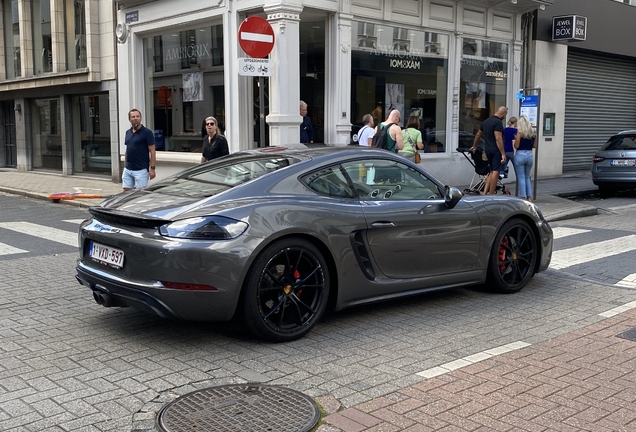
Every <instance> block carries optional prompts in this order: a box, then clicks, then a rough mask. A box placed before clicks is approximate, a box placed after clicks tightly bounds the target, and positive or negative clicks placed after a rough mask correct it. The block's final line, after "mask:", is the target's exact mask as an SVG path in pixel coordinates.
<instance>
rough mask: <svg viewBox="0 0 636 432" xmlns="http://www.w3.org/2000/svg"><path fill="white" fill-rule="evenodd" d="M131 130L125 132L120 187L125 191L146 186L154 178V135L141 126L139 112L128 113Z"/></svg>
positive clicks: (132, 110) (135, 110) (155, 158)
mask: <svg viewBox="0 0 636 432" xmlns="http://www.w3.org/2000/svg"><path fill="white" fill-rule="evenodd" d="M128 120H129V121H130V124H131V126H132V127H131V128H130V129H128V130H127V131H126V141H125V144H126V155H125V157H124V162H125V165H124V173H123V175H122V186H123V188H124V192H125V191H129V190H131V189H133V188H135V189H142V188H145V187H146V186H148V179H149V178H150V179H153V178H155V175H156V172H155V163H156V162H157V154H156V152H155V134H154V133H153V132H152V131H151V130H150V129H148V128H147V127H144V125H142V124H141V111H139V110H138V109H135V108H133V109H131V110H130V112H129V113H128Z"/></svg>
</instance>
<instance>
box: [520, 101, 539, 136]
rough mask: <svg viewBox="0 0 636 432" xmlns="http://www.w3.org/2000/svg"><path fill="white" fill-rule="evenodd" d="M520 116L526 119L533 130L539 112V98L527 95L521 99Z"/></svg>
mask: <svg viewBox="0 0 636 432" xmlns="http://www.w3.org/2000/svg"><path fill="white" fill-rule="evenodd" d="M520 102H521V110H520V111H521V115H524V116H526V117H527V118H528V121H529V122H530V124H531V125H532V127H533V128H536V127H537V122H538V111H539V96H538V95H528V96H523V97H522V98H521V101H520Z"/></svg>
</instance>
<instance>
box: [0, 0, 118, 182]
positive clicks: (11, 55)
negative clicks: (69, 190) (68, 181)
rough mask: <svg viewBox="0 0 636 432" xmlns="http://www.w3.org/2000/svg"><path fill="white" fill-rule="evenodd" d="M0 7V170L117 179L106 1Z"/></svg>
mask: <svg viewBox="0 0 636 432" xmlns="http://www.w3.org/2000/svg"><path fill="white" fill-rule="evenodd" d="M0 9H1V10H2V16H3V19H2V22H1V25H2V30H1V31H0V39H1V41H0V45H2V46H3V48H4V56H3V57H0V58H1V60H0V105H1V110H0V116H1V117H0V120H1V121H2V125H3V127H2V130H1V131H0V147H2V148H0V166H1V167H10V168H16V169H17V170H19V171H31V170H45V171H49V172H52V173H57V174H61V175H74V174H82V175H84V174H90V175H98V176H102V177H103V178H104V179H111V180H115V181H118V180H119V178H120V170H119V143H118V142H117V139H118V137H117V129H118V127H117V84H116V56H115V44H114V41H113V39H112V28H114V11H113V8H112V2H111V0H95V1H92V0H91V1H87V0H31V1H27V0H1V2H0ZM111 26H112V27H111Z"/></svg>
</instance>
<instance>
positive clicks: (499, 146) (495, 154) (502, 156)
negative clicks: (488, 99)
mask: <svg viewBox="0 0 636 432" xmlns="http://www.w3.org/2000/svg"><path fill="white" fill-rule="evenodd" d="M507 115H508V108H506V107H505V106H500V107H499V108H498V109H497V112H495V115H493V116H492V117H490V118H488V119H486V120H484V122H483V123H482V124H481V126H480V127H479V132H477V135H475V140H474V141H473V146H472V147H471V148H470V151H471V152H474V151H475V150H476V149H477V145H478V144H479V140H480V139H481V138H482V137H483V138H484V141H485V142H486V148H485V149H484V150H485V153H486V156H487V157H488V165H490V174H488V177H486V185H485V186H484V194H494V193H496V191H497V180H498V179H499V172H500V171H501V170H502V168H503V165H504V163H505V162H506V150H505V149H504V143H503V132H504V127H503V122H502V121H503V119H505V118H506V116H507Z"/></svg>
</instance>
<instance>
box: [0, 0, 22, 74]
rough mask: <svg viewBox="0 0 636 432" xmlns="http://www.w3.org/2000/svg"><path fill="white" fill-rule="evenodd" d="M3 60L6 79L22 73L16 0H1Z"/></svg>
mask: <svg viewBox="0 0 636 432" xmlns="http://www.w3.org/2000/svg"><path fill="white" fill-rule="evenodd" d="M2 10H3V16H4V22H3V24H4V26H3V27H4V58H5V60H4V62H5V68H6V69H5V73H6V76H7V79H11V78H17V77H19V76H21V75H22V73H21V67H20V65H21V62H20V20H19V15H18V0H3V1H2Z"/></svg>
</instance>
